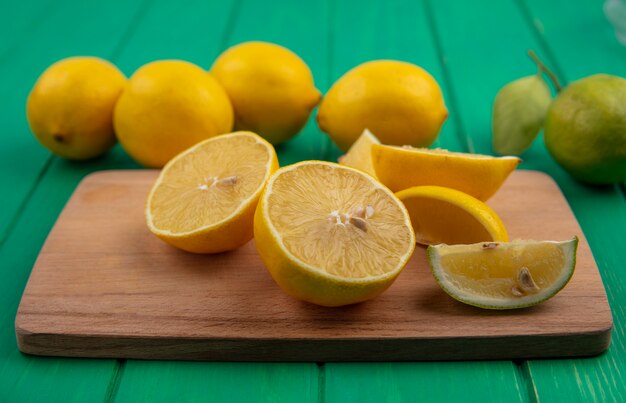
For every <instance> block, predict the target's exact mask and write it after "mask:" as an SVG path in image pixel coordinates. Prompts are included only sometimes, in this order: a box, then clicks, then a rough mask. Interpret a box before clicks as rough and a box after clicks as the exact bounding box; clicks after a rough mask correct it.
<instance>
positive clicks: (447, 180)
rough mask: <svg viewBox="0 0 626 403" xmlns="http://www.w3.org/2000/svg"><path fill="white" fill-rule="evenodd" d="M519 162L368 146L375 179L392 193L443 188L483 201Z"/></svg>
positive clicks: (452, 153) (404, 147) (508, 158)
mask: <svg viewBox="0 0 626 403" xmlns="http://www.w3.org/2000/svg"><path fill="white" fill-rule="evenodd" d="M520 162H521V159H519V158H517V157H491V156H488V155H479V154H468V153H455V152H449V151H446V150H430V149H427V148H413V147H409V146H403V147H397V146H389V145H382V144H373V145H372V164H373V166H374V170H375V172H376V177H377V178H378V180H380V181H381V182H382V183H383V184H384V185H385V186H387V187H389V189H391V190H392V191H394V192H398V191H400V190H403V189H407V188H410V187H412V186H423V185H434V186H445V187H449V188H453V189H457V190H460V191H462V192H465V193H467V194H469V195H472V196H474V197H475V198H477V199H479V200H482V201H485V200H487V199H489V198H490V197H491V196H492V195H493V194H494V193H496V191H497V190H498V189H499V188H500V186H502V184H503V183H504V181H505V180H506V178H507V177H508V176H509V174H510V173H511V172H513V170H515V168H516V167H517V165H518V164H519V163H520Z"/></svg>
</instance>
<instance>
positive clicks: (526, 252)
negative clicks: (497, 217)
mask: <svg viewBox="0 0 626 403" xmlns="http://www.w3.org/2000/svg"><path fill="white" fill-rule="evenodd" d="M577 246H578V238H577V237H574V238H573V239H570V240H568V241H560V242H559V241H513V242H508V243H499V242H486V243H485V242H481V243H475V244H470V245H434V246H429V247H428V249H427V252H426V253H427V255H428V262H429V264H430V268H431V271H432V273H433V275H434V276H435V279H436V280H437V283H439V285H440V286H441V288H442V289H443V290H444V291H445V292H446V293H447V294H449V295H450V296H451V297H452V298H454V299H456V300H458V301H461V302H464V303H466V304H469V305H474V306H477V307H481V308H487V309H513V308H524V307H528V306H532V305H536V304H539V303H540V302H543V301H545V300H547V299H549V298H551V297H553V296H554V295H556V294H557V293H558V292H559V291H560V290H561V289H562V288H563V287H565V285H566V284H567V283H568V281H569V280H570V278H571V277H572V274H573V273H574V267H575V265H576V249H577Z"/></svg>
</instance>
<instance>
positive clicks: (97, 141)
mask: <svg viewBox="0 0 626 403" xmlns="http://www.w3.org/2000/svg"><path fill="white" fill-rule="evenodd" d="M125 84H126V77H124V75H123V74H122V73H121V72H120V71H119V70H118V69H117V67H115V66H114V65H112V64H111V63H109V62H107V61H106V60H102V59H99V58H97V57H71V58H68V59H63V60H61V61H58V62H56V63H54V64H53V65H52V66H50V67H48V69H46V71H44V73H43V74H42V75H41V76H40V77H39V79H38V80H37V82H36V83H35V86H34V87H33V89H32V91H31V92H30V95H29V96H28V102H27V115H28V123H29V124H30V127H31V130H32V131H33V133H34V134H35V137H37V140H39V142H40V143H41V144H43V145H44V146H45V147H46V148H48V149H49V150H50V151H52V152H53V153H54V154H56V155H58V156H61V157H64V158H69V159H74V160H85V159H89V158H93V157H97V156H98V155H101V154H104V153H105V152H106V151H107V150H108V149H109V148H111V147H112V146H113V145H114V144H115V133H114V131H113V108H114V107H115V102H116V101H117V99H118V97H119V96H120V94H121V92H122V90H123V89H124V85H125Z"/></svg>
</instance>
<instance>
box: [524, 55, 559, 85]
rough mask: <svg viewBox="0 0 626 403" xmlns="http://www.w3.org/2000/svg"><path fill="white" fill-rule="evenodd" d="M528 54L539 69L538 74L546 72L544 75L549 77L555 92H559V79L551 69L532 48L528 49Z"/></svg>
mask: <svg viewBox="0 0 626 403" xmlns="http://www.w3.org/2000/svg"><path fill="white" fill-rule="evenodd" d="M528 56H530V58H531V59H533V61H534V62H535V63H536V64H537V68H538V69H539V71H538V74H539V75H541V73H546V75H547V76H548V77H549V78H550V81H552V84H553V85H554V88H555V89H556V92H561V89H562V87H561V83H559V79H558V78H557V76H556V74H554V73H553V72H552V70H550V69H549V68H548V66H546V65H545V64H544V63H543V62H542V61H541V59H539V56H537V54H536V53H535V52H533V51H532V50H529V51H528Z"/></svg>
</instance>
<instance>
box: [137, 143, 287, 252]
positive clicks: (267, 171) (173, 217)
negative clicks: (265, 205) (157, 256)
mask: <svg viewBox="0 0 626 403" xmlns="http://www.w3.org/2000/svg"><path fill="white" fill-rule="evenodd" d="M276 169H278V158H277V157H276V152H275V151H274V147H272V145H271V144H270V143H268V142H267V141H265V140H264V139H263V138H261V137H260V136H257V135H256V134H254V133H251V132H235V133H230V134H224V135H221V136H216V137H212V138H210V139H208V140H205V141H203V142H200V143H198V144H196V145H195V146H193V147H191V148H189V149H187V150H186V151H183V152H182V153H181V154H179V155H177V156H176V157H174V158H173V159H172V160H171V161H170V162H168V163H167V165H165V167H164V168H163V170H162V171H161V174H160V175H159V177H158V179H157V180H156V182H155V184H154V186H153V187H152V190H151V191H150V194H149V196H148V201H147V204H146V220H147V223H148V228H149V229H150V231H152V232H153V233H154V234H155V235H156V236H158V237H159V238H161V239H162V240H164V241H165V242H167V243H169V244H170V245H173V246H175V247H177V248H180V249H183V250H186V251H189V252H194V253H218V252H224V251H228V250H232V249H235V248H238V247H239V246H242V245H243V244H245V243H246V242H248V241H249V240H250V239H252V236H253V226H254V225H253V222H254V211H255V209H256V206H257V203H258V200H259V196H260V195H261V192H262V190H263V187H264V186H265V182H266V181H267V179H268V178H269V177H270V175H271V174H272V173H273V172H274V171H276Z"/></svg>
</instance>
